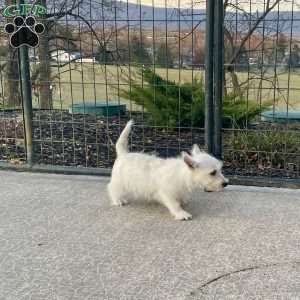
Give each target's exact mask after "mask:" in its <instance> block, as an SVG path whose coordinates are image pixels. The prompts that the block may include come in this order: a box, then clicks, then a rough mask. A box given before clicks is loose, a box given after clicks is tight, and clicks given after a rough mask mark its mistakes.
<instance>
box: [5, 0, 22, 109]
mask: <svg viewBox="0 0 300 300" xmlns="http://www.w3.org/2000/svg"><path fill="white" fill-rule="evenodd" d="M12 4H14V0H6V1H5V5H6V6H8V5H12ZM11 21H12V19H6V22H7V23H8V22H11ZM5 73H6V74H5V75H6V76H5V85H4V97H5V100H6V102H5V105H7V106H9V107H16V106H20V105H21V94H20V86H19V64H18V54H17V51H16V50H15V49H13V48H12V47H11V46H10V45H8V47H7V56H6V67H5Z"/></svg>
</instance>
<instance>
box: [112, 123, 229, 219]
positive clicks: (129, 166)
mask: <svg viewBox="0 0 300 300" xmlns="http://www.w3.org/2000/svg"><path fill="white" fill-rule="evenodd" d="M132 125H133V121H132V120H131V121H129V122H128V123H127V125H126V127H125V128H124V130H123V132H122V133H121V135H120V137H119V139H118V141H117V143H116V151H117V159H116V161H115V164H114V166H113V169H112V176H111V181H110V183H109V185H108V192H109V196H110V199H111V202H112V204H113V205H117V206H122V205H125V204H127V203H128V201H129V200H130V199H135V200H142V199H143V200H148V201H156V202H159V203H161V204H163V205H164V206H166V207H167V208H168V210H169V211H170V213H171V214H172V215H173V216H174V217H175V219H176V220H189V219H192V215H191V214H190V213H188V212H187V211H185V210H184V209H183V208H182V205H183V204H184V203H186V201H187V200H188V197H189V194H190V193H191V192H193V191H195V190H198V189H199V188H200V189H204V190H205V191H207V192H214V191H216V192H217V191H221V190H223V188H224V187H226V186H227V184H228V179H226V178H225V177H224V176H223V174H222V170H221V169H222V162H220V161H219V160H217V159H216V158H214V157H212V156H211V155H209V154H207V153H205V152H203V151H201V150H200V149H199V147H198V146H197V145H194V146H193V148H192V151H191V154H188V153H186V152H182V155H181V157H178V158H167V159H163V158H158V157H156V156H154V155H148V154H144V153H130V152H129V151H128V137H129V134H130V131H131V127H132Z"/></svg>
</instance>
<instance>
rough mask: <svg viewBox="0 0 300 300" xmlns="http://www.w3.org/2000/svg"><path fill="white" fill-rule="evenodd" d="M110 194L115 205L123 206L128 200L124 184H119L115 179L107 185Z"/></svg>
mask: <svg viewBox="0 0 300 300" xmlns="http://www.w3.org/2000/svg"><path fill="white" fill-rule="evenodd" d="M107 190H108V194H109V197H110V201H111V204H112V205H114V206H123V205H126V204H127V203H128V202H127V200H126V199H125V198H124V196H125V195H124V192H123V187H122V184H119V183H117V182H115V181H113V180H112V181H111V182H110V183H109V184H108V186H107Z"/></svg>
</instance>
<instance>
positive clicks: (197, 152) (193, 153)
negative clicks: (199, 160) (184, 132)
mask: <svg viewBox="0 0 300 300" xmlns="http://www.w3.org/2000/svg"><path fill="white" fill-rule="evenodd" d="M200 153H201V150H200V148H199V146H198V145H197V144H194V145H193V147H192V155H197V154H200Z"/></svg>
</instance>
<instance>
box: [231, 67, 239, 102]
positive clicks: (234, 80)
mask: <svg viewBox="0 0 300 300" xmlns="http://www.w3.org/2000/svg"><path fill="white" fill-rule="evenodd" d="M230 76H231V80H232V86H233V93H234V95H236V96H239V97H241V96H242V90H241V87H240V84H239V80H238V77H237V75H236V73H235V72H234V70H230Z"/></svg>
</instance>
